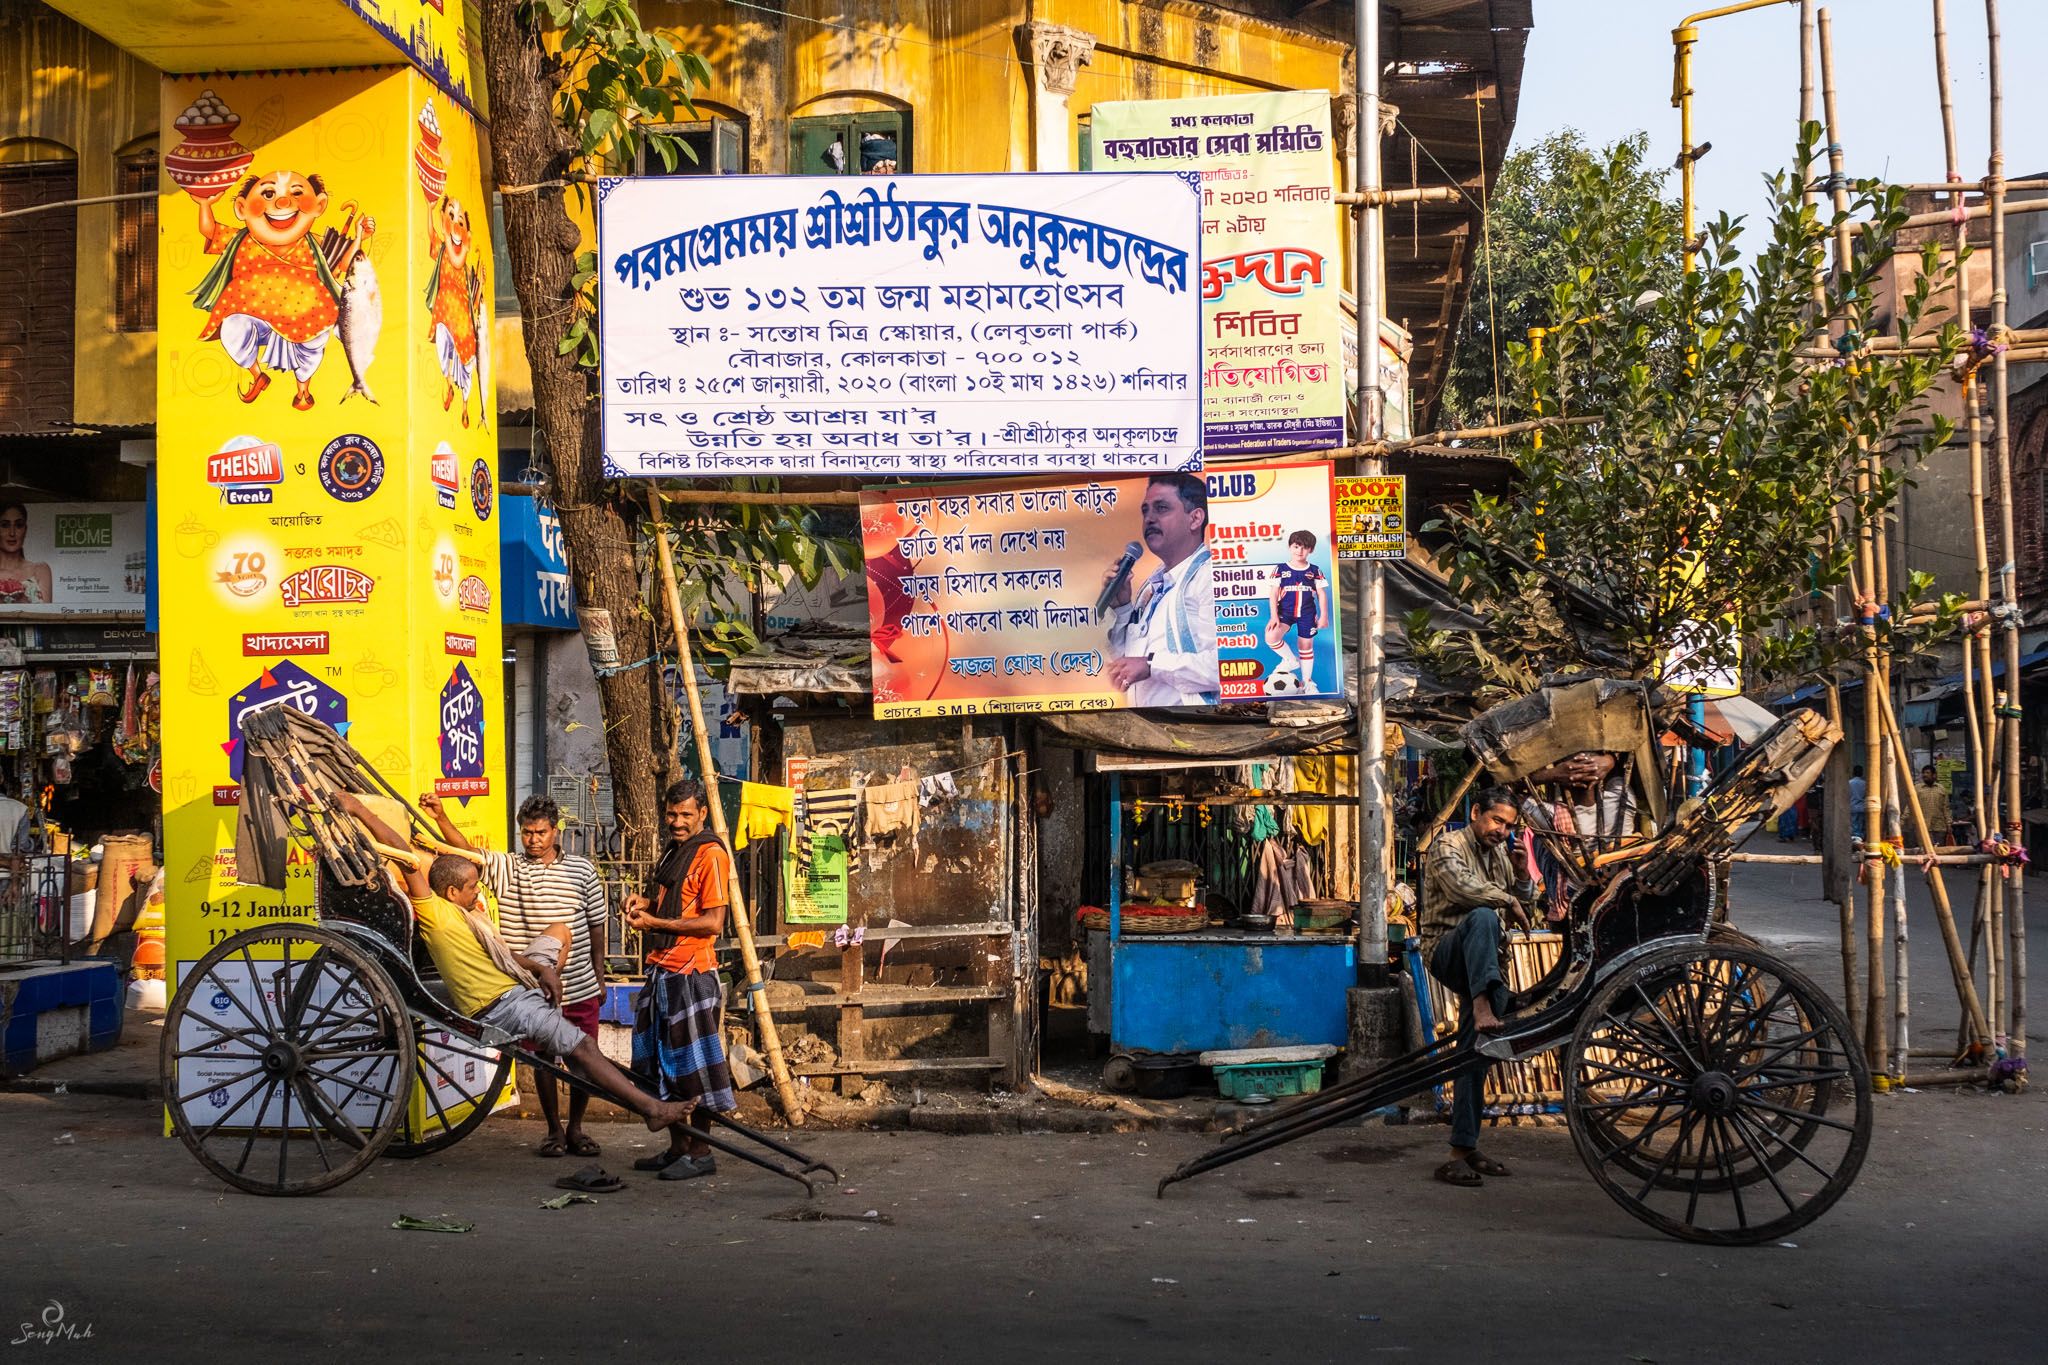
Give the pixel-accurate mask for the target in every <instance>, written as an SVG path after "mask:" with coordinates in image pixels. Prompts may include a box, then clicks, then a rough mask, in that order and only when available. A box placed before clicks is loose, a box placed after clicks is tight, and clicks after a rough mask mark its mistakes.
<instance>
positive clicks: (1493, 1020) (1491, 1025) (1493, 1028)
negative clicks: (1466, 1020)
mask: <svg viewBox="0 0 2048 1365" xmlns="http://www.w3.org/2000/svg"><path fill="white" fill-rule="evenodd" d="M1472 1027H1473V1028H1475V1029H1478V1030H1479V1031H1480V1032H1481V1033H1499V1032H1500V1031H1501V1030H1502V1029H1504V1028H1506V1027H1507V1025H1506V1024H1503V1023H1502V1022H1501V1021H1500V1016H1499V1015H1497V1014H1495V1013H1494V1012H1493V1004H1492V1002H1490V1001H1488V1000H1487V999H1485V998H1484V997H1483V996H1482V997H1481V998H1480V999H1477V1000H1474V1001H1473V1002H1472Z"/></svg>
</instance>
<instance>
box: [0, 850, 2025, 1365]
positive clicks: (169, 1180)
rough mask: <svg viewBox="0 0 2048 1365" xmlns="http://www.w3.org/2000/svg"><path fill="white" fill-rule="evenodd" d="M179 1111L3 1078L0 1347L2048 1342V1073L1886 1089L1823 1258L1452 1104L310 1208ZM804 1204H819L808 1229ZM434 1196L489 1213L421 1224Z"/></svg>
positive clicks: (1801, 905) (1780, 898) (520, 1151)
mask: <svg viewBox="0 0 2048 1365" xmlns="http://www.w3.org/2000/svg"><path fill="white" fill-rule="evenodd" d="M1759 872H1765V873H1766V875H1763V876H1759V875H1757V874H1758V873H1759ZM1800 889H1801V888H1800V886H1799V884H1798V882H1797V880H1796V879H1794V878H1791V877H1781V876H1780V875H1779V874H1778V872H1777V870H1775V869H1771V870H1764V869H1747V870H1745V872H1744V874H1743V876H1742V879H1741V881H1740V883H1739V885H1738V898H1739V899H1738V901H1737V905H1738V912H1737V913H1738V918H1739V919H1745V920H1747V921H1748V922H1750V923H1752V924H1753V925H1756V926H1758V927H1761V928H1766V929H1769V928H1772V927H1774V926H1775V927H1776V928H1777V929H1778V931H1779V932H1788V933H1789V932H1790V931H1792V930H1794V929H1796V928H1797V927H1798V924H1799V923H1800V922H1802V921H1804V920H1807V919H1811V920H1813V921H1814V922H1815V923H1822V922H1824V918H1825V916H1826V914H1827V913H1828V910H1827V907H1826V906H1825V905H1824V904H1819V903H1814V904H1811V905H1809V904H1807V903H1805V902H1804V901H1803V900H1801V899H1800V897H1799V894H1798V893H1799V891H1800ZM1745 910H1747V911H1748V913H1747V914H1745ZM1927 941H1928V942H1929V943H1930V944H1931V942H1932V934H1931V931H1930V933H1929V935H1928V940H1927ZM1794 946H1795V948H1796V947H1799V946H1801V945H1798V944H1795V945H1794ZM1822 960H1823V962H1825V960H1826V959H1825V958H1823V959H1822ZM1930 965H1931V964H1930ZM1823 979H1824V980H1826V979H1828V978H1827V977H1826V976H1825V975H1823ZM1922 979H1923V980H1925V981H1927V983H1928V984H1929V985H1930V986H1933V985H1935V984H1938V980H1939V979H1938V978H1937V977H1936V976H1935V974H1934V973H1933V972H1929V973H1927V974H1926V975H1925V976H1924V977H1922ZM1916 994H1917V992H1916ZM1929 1008H1930V1009H1931V1002H1930V1006H1929ZM154 1124H155V1116H154V1110H153V1109H152V1107H151V1106H148V1105H146V1104H143V1103H139V1102H136V1101H132V1100H119V1099H105V1098H95V1097H83V1096H75V1095H63V1096H40V1095H6V1096H0V1170H4V1171H5V1172H6V1176H5V1186H4V1190H0V1226H4V1227H5V1228H6V1229H7V1232H6V1235H5V1240H4V1243H0V1247H4V1249H0V1294H4V1295H5V1303H4V1308H0V1328H4V1329H5V1330H4V1331H0V1339H5V1340H8V1341H12V1340H13V1339H15V1338H16V1337H19V1336H21V1335H22V1329H21V1327H19V1326H18V1325H17V1324H20V1323H24V1322H25V1323H28V1324H30V1325H31V1327H34V1328H39V1325H40V1318H41V1315H42V1314H43V1313H44V1311H45V1309H46V1306H47V1305H48V1304H49V1303H50V1302H52V1301H55V1302H57V1303H61V1304H62V1305H63V1314H64V1318H65V1320H66V1321H67V1322H68V1323H70V1324H71V1325H73V1326H74V1327H82V1326H83V1325H84V1324H86V1323H90V1324H91V1327H92V1337H91V1339H90V1341H85V1340H73V1341H69V1342H67V1343H62V1344H61V1345H58V1346H53V1347H52V1349H53V1350H56V1349H65V1350H68V1351H70V1352H84V1353H89V1354H110V1353H114V1352H119V1353H123V1354H129V1355H132V1354H134V1353H137V1352H147V1353H148V1355H149V1356H150V1357H151V1358H152V1359H157V1360H168V1361H176V1360H199V1359H207V1360H217V1359H221V1358H223V1357H225V1358H236V1357H246V1356H250V1355H254V1354H256V1353H257V1352H258V1351H259V1350H260V1351H262V1352H263V1353H264V1354H265V1355H266V1356H267V1357H268V1358H271V1359H291V1358H293V1355H294V1354H309V1355H310V1354H319V1355H327V1356H332V1355H344V1356H345V1355H350V1354H360V1353H363V1352H368V1351H374V1352H376V1353H377V1354H379V1355H382V1354H384V1353H385V1352H388V1351H393V1350H410V1351H417V1352H420V1353H422V1354H429V1353H431V1354H435V1355H452V1356H458V1357H472V1356H483V1355H486V1354H488V1355H492V1356H496V1357H500V1358H503V1357H506V1356H511V1357H514V1358H525V1359H547V1358H563V1357H571V1356H587V1355H594V1354H597V1353H599V1352H615V1353H631V1352H637V1351H642V1350H656V1351H660V1352H661V1353H662V1354H663V1355H664V1356H673V1355H676V1354H683V1353H689V1352H691V1351H692V1350H693V1348H700V1349H708V1350H710V1351H715V1352H716V1353H717V1354H718V1355H720V1356H721V1357H726V1358H738V1359H749V1360H771V1361H782V1360H804V1361H829V1360H857V1359H870V1358H873V1356H874V1355H875V1353H876V1352H877V1351H878V1350H879V1349H881V1348H882V1347H883V1346H885V1345H886V1346H887V1347H888V1348H890V1349H891V1350H893V1351H896V1352H899V1353H901V1354H902V1355H903V1357H904V1358H907V1359H937V1358H941V1357H944V1356H951V1355H954V1354H958V1353H962V1352H965V1353H968V1354H969V1355H971V1356H972V1357H973V1358H977V1359H996V1360H1012V1359H1015V1360H1030V1359H1046V1358H1051V1357H1054V1356H1056V1355H1065V1354H1069V1353H1073V1354H1086V1355H1087V1356H1089V1357H1092V1358H1097V1359H1104V1360H1131V1361H1138V1360H1166V1361H1191V1360H1214V1359H1218V1358H1221V1357H1223V1356H1225V1355H1229V1356H1234V1357H1242V1358H1247V1359H1287V1360H1297V1361H1309V1360H1317V1361H1320V1360H1353V1359H1356V1358H1358V1357H1359V1356H1361V1355H1371V1354H1379V1353H1386V1354H1423V1353H1451V1354H1456V1355H1458V1356H1463V1357H1467V1358H1470V1357H1475V1356H1476V1357H1478V1358H1484V1359H1489V1360H1559V1359H1565V1360H1600V1361H1615V1362H1622V1363H1624V1365H1625V1363H1626V1362H1630V1361H1654V1362H1659V1363H1660V1365H1663V1363H1666V1362H1673V1361H1688V1360H1700V1361H1705V1360H1717V1361H1718V1360H1726V1359H1728V1358H1730V1357H1731V1356H1734V1355H1738V1354H1740V1355H1755V1356H1757V1357H1759V1358H1768V1359H1771V1360H1774V1361H1777V1360H1784V1361H1799V1360H1816V1361H1824V1360H1851V1359H1854V1360H1859V1361H1877V1360H1918V1359H1925V1358H1928V1357H1941V1356H1947V1355H1949V1354H1951V1353H1953V1352H1954V1350H1955V1349H1956V1346H1957V1343H1958V1342H1959V1341H1964V1340H1967V1341H1968V1343H1969V1346H1970V1350H1971V1353H1972V1354H1975V1355H1981V1356H1983V1357H1984V1358H1987V1359H1993V1360H1998V1359H2019V1358H2025V1357H2030V1356H2037V1355H2038V1352H2039V1342H2040V1340H2041V1339H2042V1333H2043V1332H2044V1331H2048V1306H2044V1304H2043V1301H2042V1299H2041V1297H2040V1296H2039V1295H2038V1294H2036V1293H2035V1292H2033V1287H2032V1285H2031V1278H2032V1277H2033V1275H2034V1274H2035V1265H2034V1262H2035V1259H2036V1258H2037V1256H2038V1254H2039V1251H2040V1248H2041V1246H2042V1232H2041V1228H2042V1216H2043V1214H2044V1212H2048V1198H2044V1196H2043V1194H2042V1190H2043V1189H2044V1188H2048V1147H2044V1143H2043V1129H2044V1126H2048V1106H2044V1104H2043V1101H2042V1095H2041V1092H2040V1091H2038V1090H2036V1091H2035V1092H2033V1093H2030V1094H2027V1095H2024V1096H2020V1097H2017V1098H2008V1097H2002V1096H1988V1095H1982V1094H1960V1095H1958V1094H1944V1093H1937V1092H1924V1093H1920V1094H1914V1095H1902V1096H1891V1097H1880V1099H1879V1101H1878V1128H1877V1135H1876V1140H1875V1142H1874V1143H1873V1146H1872V1150H1871V1155H1870V1159H1869V1162H1868V1164H1867V1165H1866V1167H1865V1168H1864V1172H1863V1176H1862V1178H1861V1180H1860V1181H1859V1182H1858V1184H1857V1185H1856V1187H1855V1189H1854V1190H1853V1191H1851V1193H1850V1194H1849V1196H1848V1197H1847V1198H1846V1199H1844V1200H1843V1202H1842V1203H1841V1204H1840V1205H1839V1206H1838V1207H1837V1208H1836V1209H1835V1210H1834V1211H1833V1212H1831V1213H1830V1214H1829V1215H1828V1216H1827V1217H1825V1218H1824V1219H1822V1220H1821V1221H1820V1222H1818V1223H1816V1224H1815V1225H1813V1226H1812V1227H1809V1228H1808V1229H1806V1230H1805V1231H1804V1232H1802V1233H1801V1234H1799V1235H1798V1237H1797V1238H1796V1239H1795V1240H1796V1241H1797V1242H1798V1245H1797V1246H1796V1247H1777V1246H1773V1247H1765V1248H1759V1249H1752V1250H1739V1251H1738V1250H1711V1249H1704V1248H1698V1247H1692V1246H1687V1245H1684V1244H1681V1243H1678V1242H1674V1241H1670V1240H1667V1239H1665V1238H1663V1237H1661V1236H1658V1235H1656V1234H1654V1233H1652V1232H1650V1231H1648V1230H1647V1229H1645V1228H1643V1227H1641V1226H1640V1225H1638V1224H1637V1223H1635V1222H1634V1221H1633V1220H1631V1219H1629V1218H1628V1217H1627V1216H1625V1215H1624V1214H1623V1213H1622V1212H1621V1211H1620V1210H1619V1209H1617V1208H1616V1207H1614V1206H1613V1205H1611V1204H1610V1203H1609V1202H1608V1201H1607V1200H1606V1198H1605V1197H1604V1196H1603V1195H1602V1194H1601V1193H1600V1191H1599V1190H1598V1188H1597V1187H1596V1186H1595V1185H1594V1184H1593V1182H1592V1181H1591V1180H1590V1179H1589V1178H1588V1176H1587V1175H1586V1173H1585V1171H1584V1170H1583V1169H1582V1168H1581V1166H1580V1165H1579V1162H1578V1159H1577V1157H1576V1156H1575V1155H1574V1153H1573V1151H1572V1147H1571V1143H1570V1140H1569V1138H1568V1137H1567V1136H1566V1135H1565V1134H1564V1133H1563V1132H1562V1131H1561V1130H1559V1129H1556V1128H1547V1129H1531V1128H1521V1129H1509V1130H1506V1131H1503V1132H1500V1133H1498V1134H1496V1135H1494V1136H1492V1137H1490V1138H1489V1146H1490V1147H1491V1149H1492V1150H1493V1151H1494V1152H1495V1153H1496V1154H1498V1155H1499V1156H1501V1157H1504V1158H1505V1159H1507V1160H1508V1161H1509V1162H1511V1163H1512V1164H1513V1165H1514V1167H1515V1175H1514V1176H1513V1177H1512V1178H1510V1179H1507V1180H1496V1181H1492V1182H1489V1184H1488V1186H1487V1187H1486V1188H1485V1189H1483V1190H1480V1191H1464V1190H1453V1189H1449V1188H1446V1187H1444V1186H1441V1185H1437V1184H1435V1183H1433V1182H1431V1181H1430V1180H1429V1179H1428V1178H1427V1177H1428V1174H1429V1170H1430V1166H1431V1164H1432V1162H1433V1160H1434V1159H1436V1158H1437V1156H1438V1153H1439V1152H1440V1150H1441V1148H1440V1144H1441V1143H1442V1141H1443V1136H1444V1130H1443V1129H1442V1128H1440V1127H1433V1126H1428V1127H1425V1126H1416V1127H1411V1128H1388V1127H1385V1126H1379V1125H1375V1126H1372V1127H1368V1128H1361V1129H1346V1130H1341V1131H1336V1132H1331V1133H1327V1134H1323V1135H1320V1136H1318V1137H1316V1138H1313V1139H1309V1140H1305V1141H1303V1142H1301V1143H1299V1144H1296V1145H1295V1146H1293V1147H1291V1148H1288V1149H1285V1150H1283V1151H1281V1152H1280V1153H1279V1154H1278V1160H1271V1159H1266V1160H1261V1161H1254V1162H1247V1163H1243V1164H1240V1165H1238V1166H1235V1167H1232V1168H1230V1169H1228V1170H1226V1171H1224V1172H1221V1173H1219V1174H1217V1175H1213V1176H1209V1177H1206V1178H1204V1179H1202V1180H1200V1181H1197V1182H1194V1183H1191V1184H1189V1185H1184V1186H1180V1187H1177V1188H1176V1189H1175V1190H1174V1191H1173V1192H1172V1193H1171V1194H1170V1195H1169V1196H1168V1198H1167V1199H1165V1200H1164V1201H1159V1200H1155V1199H1154V1198H1152V1195H1151V1191H1152V1187H1153V1184H1154V1182H1155V1181H1156V1180H1157V1179H1158V1177H1159V1175H1160V1174H1161V1173H1162V1172H1164V1171H1165V1170H1166V1169H1167V1168H1168V1167H1169V1166H1171V1165H1172V1164H1174V1163H1176V1162H1178V1161H1179V1160H1181V1159H1184V1158H1185V1157H1186V1156H1188V1155H1189V1154H1191V1153H1193V1152H1195V1151H1198V1150H1200V1149H1201V1148H1202V1147H1203V1146H1204V1145H1205V1144H1206V1142H1207V1141H1209V1139H1206V1138H1203V1137H1199V1136H1195V1135H1188V1134H1172V1133H1150V1134H1143V1135H1125V1136H1098V1137H1087V1136H1051V1135H1046V1136H1035V1137H1021V1138H1019V1137H1007V1138H1005V1137H977V1138H949V1137H940V1136H935V1135H930V1134H922V1133H901V1134H896V1133H867V1132H861V1133H848V1132H837V1133H820V1134H816V1135H813V1136H811V1137H808V1138H806V1139H805V1141H806V1142H807V1143H808V1144H809V1145H811V1146H812V1147H814V1148H815V1150H816V1151H817V1152H819V1153H820V1154H822V1155H825V1156H827V1157H828V1158H829V1159H831V1160H833V1161H834V1162H836V1163H838V1164H840V1165H841V1166H842V1167H844V1168H845V1170H846V1171H847V1174H848V1178H847V1180H846V1181H845V1182H844V1185H843V1187H842V1189H841V1190H840V1191H839V1192H833V1193H825V1194H821V1195H820V1196H819V1198H818V1199H817V1201H816V1202H815V1203H814V1204H810V1205H807V1204H806V1203H805V1201H804V1200H803V1199H802V1197H801V1195H800V1193H799V1192H798V1191H797V1189H796V1187H795V1186H793V1185H788V1184H786V1183H784V1182H782V1181H778V1180H775V1179H773V1178H772V1177H769V1176H766V1175H764V1174H761V1173H759V1172H755V1171H752V1170H749V1169H744V1168H739V1169H735V1168H733V1167H731V1166H730V1165H729V1166H728V1168H727V1169H726V1170H725V1171H722V1172H721V1173H720V1174H719V1175H718V1176H717V1177H715V1178H713V1179H710V1180H706V1181H701V1182H692V1183H687V1184H661V1183H657V1182H655V1181H653V1180H652V1179H651V1178H649V1177H646V1176H634V1177H631V1183H630V1185H629V1187H628V1189H627V1190H626V1191H625V1192H624V1193H621V1194H615V1195H608V1196H600V1201H601V1202H600V1203H599V1204H598V1205H597V1206H595V1207H592V1206H587V1205H578V1206H574V1207H571V1208H568V1209H564V1210H561V1211H559V1212H556V1211H548V1210H543V1209H541V1208H539V1207H537V1205H538V1204H539V1201H540V1200H542V1199H543V1198H546V1197H548V1196H549V1195H551V1194H553V1193H554V1191H553V1190H552V1189H551V1188H550V1185H549V1182H551V1181H552V1180H553V1179H554V1177H555V1176H557V1175H559V1174H562V1173H563V1172H564V1170H565V1169H567V1165H568V1163H563V1162H542V1161H538V1160H535V1159H534V1158H533V1156H532V1155H531V1145H532V1144H533V1143H534V1142H535V1141H536V1140H537V1136H536V1135H537V1133H538V1126H537V1125H534V1124H525V1123H517V1122H505V1121H499V1122H495V1123H493V1124H491V1125H487V1126H486V1128H485V1129H484V1130H483V1131H482V1132H481V1133H480V1134H479V1135H478V1136H476V1137H474V1138H472V1139H471V1140H469V1141H467V1142H465V1143H463V1144H462V1145H461V1146H459V1147H458V1148H456V1149H455V1150H454V1151H452V1152H450V1153H448V1154H445V1155H443V1156H440V1157H437V1158H433V1159H429V1160H426V1161H420V1162H411V1163H400V1162H383V1163H380V1164H379V1165H378V1166H377V1167H376V1168H375V1169H374V1171H372V1172H371V1173H370V1174H368V1175H366V1176H364V1177H362V1178H360V1179H358V1180H356V1181H355V1182H353V1183H352V1184H350V1185H348V1186H346V1187H344V1188H342V1189H340V1190H338V1191H335V1192H333V1193H330V1194H327V1195H324V1196H319V1197H315V1198H311V1199H301V1200H271V1199H259V1198H255V1197H251V1196H246V1195H241V1194H235V1193H232V1192H228V1191H224V1190H223V1189H222V1188H221V1187H219V1186H218V1185H217V1184H216V1183H215V1182H214V1181H212V1180H211V1179H209V1178H208V1177H206V1176H205V1175H204V1174H203V1173H202V1172H201V1171H200V1170H199V1168H198V1167H197V1165H196V1164H195V1163H193V1161H192V1160H191V1158H190V1157H188V1156H187V1155H186V1153H185V1151H184V1149H183V1148H182V1147H181V1146H179V1145H178V1144H176V1143H173V1142H169V1141H165V1140H163V1139H162V1138H160V1137H158V1136H156V1133H155V1128H154ZM66 1135H68V1137H67V1136H66ZM599 1137H600V1138H601V1140H602V1141H604V1142H605V1144H606V1155H605V1160H606V1162H607V1163H608V1164H610V1165H612V1166H613V1167H614V1168H618V1167H622V1166H624V1165H625V1164H626V1163H627V1162H628V1161H629V1160H630V1159H631V1157H633V1156H634V1155H637V1154H639V1150H637V1149H635V1147H634V1146H633V1144H634V1143H636V1142H645V1141H647V1139H646V1138H645V1136H644V1135H642V1134H640V1133H638V1132H637V1131H634V1130H630V1129H628V1128H626V1127H624V1126H614V1127H608V1128H605V1129H601V1130H599ZM807 1209H815V1210H816V1211H817V1213H819V1214H822V1215H825V1219H824V1221H792V1220H791V1219H792V1217H793V1215H796V1214H798V1213H799V1212H802V1211H806V1210H807ZM871 1211H872V1212H873V1213H874V1214H875V1215H876V1216H875V1217H874V1218H868V1217H866V1216H865V1215H867V1214H869V1213H870V1212H871ZM405 1213H411V1214H418V1215H434V1214H447V1215H451V1216H453V1217H456V1218H461V1219H467V1220H472V1221H474V1222H475V1224H476V1230H475V1231H474V1232H472V1233H468V1234H465V1235H460V1236H456V1235H444V1234H433V1233H424V1232H400V1231H394V1230H392V1229H391V1228H390V1226H389V1225H390V1223H391V1221H392V1220H393V1219H395V1218H397V1217H398V1216H399V1215H400V1214H405ZM2016 1277H2017V1278H2016Z"/></svg>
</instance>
